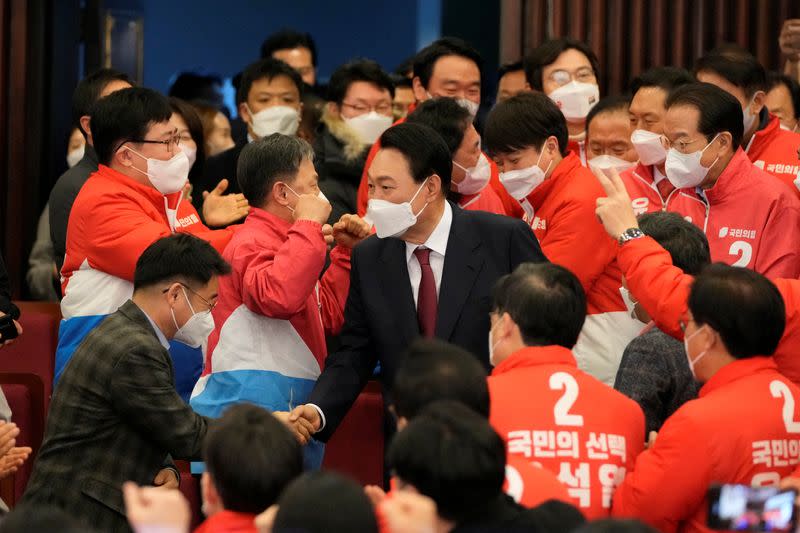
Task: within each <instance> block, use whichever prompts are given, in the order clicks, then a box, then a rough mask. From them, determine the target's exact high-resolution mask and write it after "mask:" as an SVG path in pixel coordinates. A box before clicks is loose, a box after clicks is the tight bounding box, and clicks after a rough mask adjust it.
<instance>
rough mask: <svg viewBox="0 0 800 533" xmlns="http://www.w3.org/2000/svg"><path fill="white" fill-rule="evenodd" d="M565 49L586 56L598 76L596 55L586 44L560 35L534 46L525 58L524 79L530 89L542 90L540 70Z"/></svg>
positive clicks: (553, 61) (598, 66)
mask: <svg viewBox="0 0 800 533" xmlns="http://www.w3.org/2000/svg"><path fill="white" fill-rule="evenodd" d="M567 50H577V51H578V52H580V53H582V54H583V55H585V56H586V58H587V59H588V60H589V64H591V66H592V70H593V71H594V75H595V77H596V78H599V77H600V63H599V62H598V61H597V56H596V55H595V53H594V51H592V49H591V48H590V47H589V45H588V44H586V43H584V42H582V41H578V40H576V39H571V38H569V37H562V38H560V39H550V40H549V41H545V42H543V43H542V44H540V45H539V46H537V47H536V48H534V49H533V51H532V52H531V53H530V54H529V55H528V57H526V58H525V79H526V80H527V82H528V85H530V86H531V88H532V89H535V90H537V91H541V90H543V87H544V80H543V78H542V72H543V71H544V68H545V67H547V66H548V65H552V64H553V63H555V62H556V60H557V59H558V56H560V55H561V54H563V53H564V52H566V51H567Z"/></svg>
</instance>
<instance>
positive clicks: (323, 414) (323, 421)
mask: <svg viewBox="0 0 800 533" xmlns="http://www.w3.org/2000/svg"><path fill="white" fill-rule="evenodd" d="M306 405H310V406H311V407H313V408H314V409H316V410H317V412H318V413H319V419H320V420H321V421H322V422H321V423H320V425H319V429H318V430H316V431H315V432H314V433H319V432H320V431H322V430H323V429H325V413H323V412H322V409H320V408H319V406H318V405H315V404H313V403H307V404H306Z"/></svg>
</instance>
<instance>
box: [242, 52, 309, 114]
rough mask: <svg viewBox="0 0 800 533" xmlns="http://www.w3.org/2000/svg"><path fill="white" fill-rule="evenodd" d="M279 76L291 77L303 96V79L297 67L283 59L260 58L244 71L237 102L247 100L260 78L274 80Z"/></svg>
mask: <svg viewBox="0 0 800 533" xmlns="http://www.w3.org/2000/svg"><path fill="white" fill-rule="evenodd" d="M279 76H286V77H287V78H289V79H290V80H291V81H292V83H294V85H295V87H297V92H298V94H299V95H300V98H302V97H303V79H302V78H301V77H300V74H298V73H297V71H296V70H295V69H293V68H292V67H290V66H289V65H287V64H286V63H284V62H283V61H281V60H280V59H274V58H272V57H266V58H264V59H260V60H258V61H256V62H255V63H252V64H250V65H248V66H247V68H246V69H244V72H242V81H241V82H240V84H239V89H238V90H237V91H236V103H237V104H241V103H242V102H247V96H248V95H249V94H250V89H251V88H252V87H253V83H255V82H256V81H258V80H262V79H264V80H267V81H272V80H273V79H275V78H277V77H279Z"/></svg>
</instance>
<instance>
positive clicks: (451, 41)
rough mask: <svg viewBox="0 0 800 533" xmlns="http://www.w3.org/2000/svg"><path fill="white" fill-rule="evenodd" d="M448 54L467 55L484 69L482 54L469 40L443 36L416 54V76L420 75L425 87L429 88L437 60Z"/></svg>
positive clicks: (480, 68)
mask: <svg viewBox="0 0 800 533" xmlns="http://www.w3.org/2000/svg"><path fill="white" fill-rule="evenodd" d="M446 56H460V57H465V58H467V59H469V60H470V61H472V62H473V63H475V65H476V66H477V67H478V71H481V72H482V71H483V59H482V58H481V54H480V53H479V52H478V51H477V50H475V49H474V48H473V47H472V46H471V45H470V44H469V43H467V41H465V40H463V39H459V38H458V37H442V38H441V39H437V40H435V41H433V42H432V43H431V44H429V45H428V46H426V47H425V48H423V49H422V50H420V51H419V52H418V53H417V55H416V56H414V76H416V77H419V81H420V83H422V86H423V87H425V88H426V89H427V88H428V84H429V83H430V82H431V77H432V76H433V68H434V66H435V65H436V62H437V61H439V60H440V59H441V58H443V57H446Z"/></svg>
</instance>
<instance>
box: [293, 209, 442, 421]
mask: <svg viewBox="0 0 800 533" xmlns="http://www.w3.org/2000/svg"><path fill="white" fill-rule="evenodd" d="M452 225H453V208H452V207H450V202H445V203H444V212H443V213H442V218H440V219H439V223H438V224H437V225H436V227H435V228H433V231H432V232H431V234H430V236H429V237H428V240H426V241H425V242H424V243H422V244H412V243H410V242H407V243H406V264H407V265H408V279H409V281H410V282H411V292H412V294H413V295H414V307H416V306H417V298H418V297H419V284H420V283H421V282H422V267H420V265H419V260H418V259H417V256H415V255H414V251H415V250H416V249H417V248H420V247H424V248H428V249H429V250H430V251H431V255H430V256H429V260H430V263H431V270H433V279H434V280H435V281H436V295H437V296H438V295H439V287H441V286H442V271H443V270H444V253H445V251H446V250H447V240H448V238H449V237H450V226H452ZM308 405H310V406H311V407H313V408H314V409H316V410H317V413H319V418H320V426H319V429H318V430H317V432H319V431H322V430H323V429H324V428H325V413H323V412H322V409H320V408H319V406H318V405H315V404H313V403H309V404H308Z"/></svg>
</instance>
